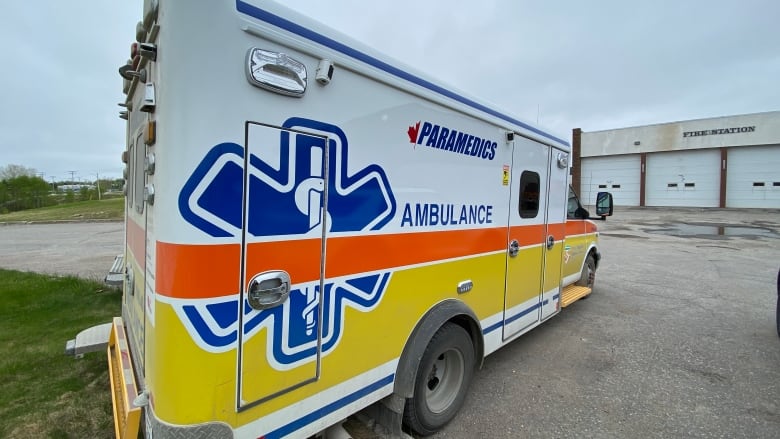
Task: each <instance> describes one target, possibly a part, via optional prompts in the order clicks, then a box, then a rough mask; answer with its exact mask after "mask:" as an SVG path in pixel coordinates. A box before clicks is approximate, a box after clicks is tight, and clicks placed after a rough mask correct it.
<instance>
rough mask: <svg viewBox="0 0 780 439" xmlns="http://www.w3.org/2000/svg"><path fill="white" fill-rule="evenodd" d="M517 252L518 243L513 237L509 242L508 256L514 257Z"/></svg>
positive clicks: (518, 249) (518, 251)
mask: <svg viewBox="0 0 780 439" xmlns="http://www.w3.org/2000/svg"><path fill="white" fill-rule="evenodd" d="M518 253H520V243H519V242H517V240H516V239H513V240H512V242H510V243H509V256H510V257H512V258H514V257H515V256H517V254H518Z"/></svg>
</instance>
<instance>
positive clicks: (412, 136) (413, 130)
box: [406, 121, 420, 143]
mask: <svg viewBox="0 0 780 439" xmlns="http://www.w3.org/2000/svg"><path fill="white" fill-rule="evenodd" d="M419 132H420V121H417V123H416V124H414V126H410V127H409V130H408V131H406V134H408V135H409V143H417V134H418V133H419Z"/></svg>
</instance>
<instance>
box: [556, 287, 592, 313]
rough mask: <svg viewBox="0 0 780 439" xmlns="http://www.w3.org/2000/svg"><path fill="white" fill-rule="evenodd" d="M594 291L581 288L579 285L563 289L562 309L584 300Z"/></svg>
mask: <svg viewBox="0 0 780 439" xmlns="http://www.w3.org/2000/svg"><path fill="white" fill-rule="evenodd" d="M591 291H593V290H592V289H590V288H588V287H581V286H578V285H569V286H568V287H565V288H564V289H563V292H562V293H561V308H566V307H567V306H569V305H571V304H572V303H574V302H576V301H578V300H580V299H582V298H583V297H585V296H587V295H588V294H590V292H591Z"/></svg>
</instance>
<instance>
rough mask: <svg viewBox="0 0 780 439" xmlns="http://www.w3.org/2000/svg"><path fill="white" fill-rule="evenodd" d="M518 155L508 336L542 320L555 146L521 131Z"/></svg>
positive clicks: (511, 229) (511, 215)
mask: <svg viewBox="0 0 780 439" xmlns="http://www.w3.org/2000/svg"><path fill="white" fill-rule="evenodd" d="M513 146H514V151H513V155H512V172H511V176H512V177H511V194H510V201H509V202H510V205H509V229H508V239H507V246H508V251H507V275H506V293H505V297H504V339H505V340H506V339H508V338H510V337H512V336H514V335H516V334H518V333H519V332H522V331H524V330H526V329H529V328H531V327H533V326H534V325H536V324H537V323H539V321H540V319H541V311H540V308H541V305H542V291H543V290H542V285H543V276H544V264H545V253H546V238H547V206H548V198H547V194H548V185H549V169H550V164H549V161H550V147H549V146H547V145H543V144H541V143H537V142H534V141H532V140H529V139H526V138H524V137H521V136H519V135H515V140H514V145H513Z"/></svg>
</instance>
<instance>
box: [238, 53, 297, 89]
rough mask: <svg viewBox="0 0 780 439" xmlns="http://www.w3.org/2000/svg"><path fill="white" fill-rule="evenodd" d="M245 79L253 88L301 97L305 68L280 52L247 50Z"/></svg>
mask: <svg viewBox="0 0 780 439" xmlns="http://www.w3.org/2000/svg"><path fill="white" fill-rule="evenodd" d="M246 77H247V79H248V80H249V82H250V83H251V84H252V85H254V86H257V87H260V88H264V89H266V90H270V91H273V92H275V93H279V94H283V95H285V96H294V97H301V96H303V94H304V93H306V66H305V65H304V64H303V63H302V62H300V61H297V60H295V59H293V58H290V57H289V56H287V55H286V54H284V53H281V52H272V51H270V50H263V49H258V48H256V47H253V48H251V49H249V51H248V52H247V55H246Z"/></svg>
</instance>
